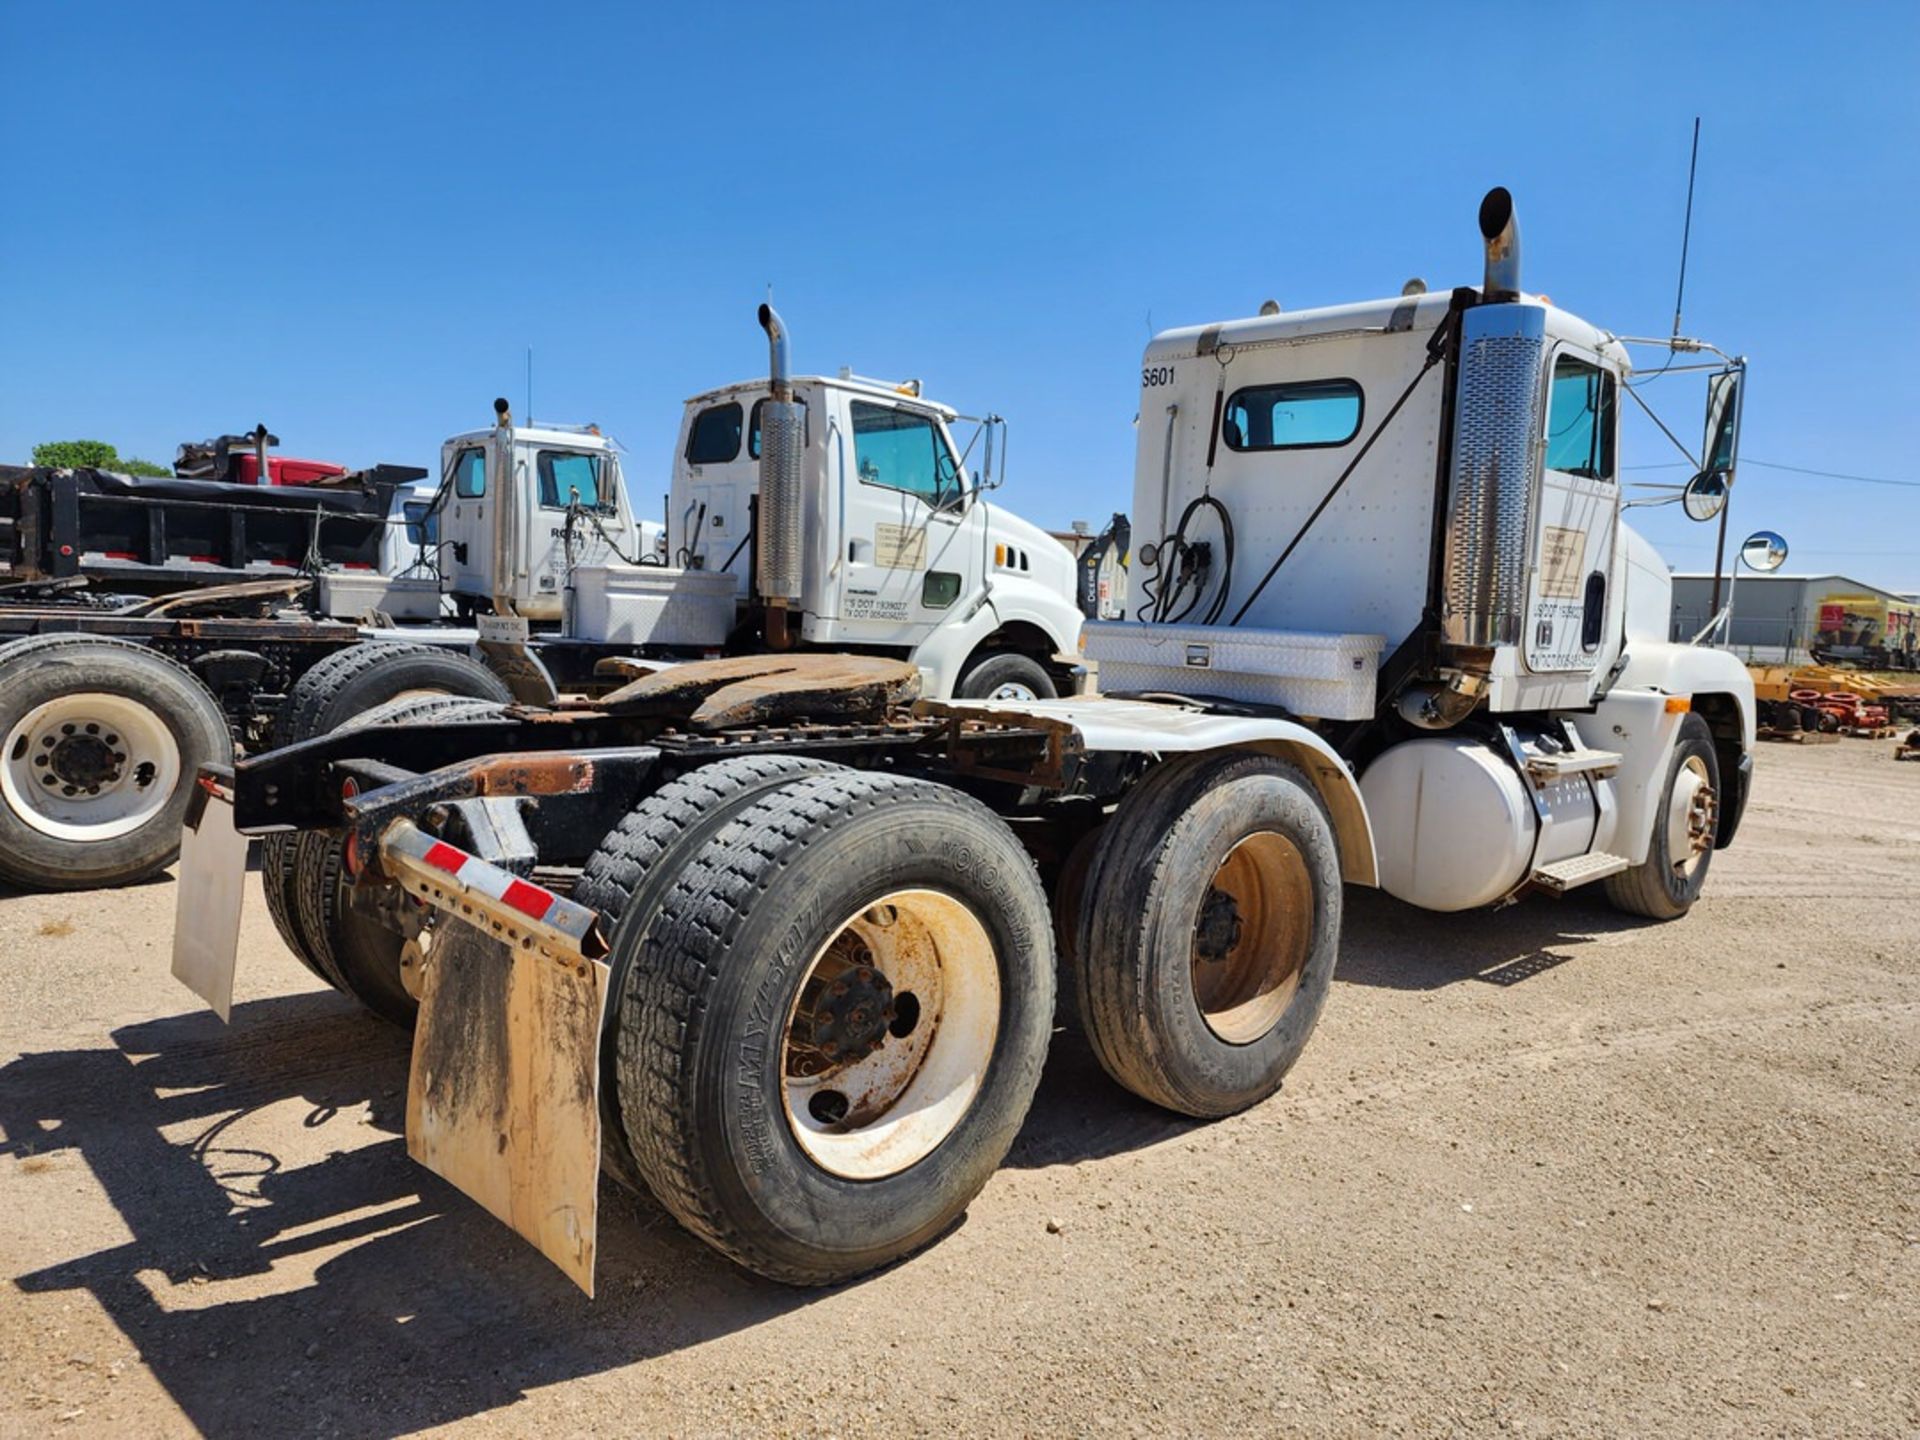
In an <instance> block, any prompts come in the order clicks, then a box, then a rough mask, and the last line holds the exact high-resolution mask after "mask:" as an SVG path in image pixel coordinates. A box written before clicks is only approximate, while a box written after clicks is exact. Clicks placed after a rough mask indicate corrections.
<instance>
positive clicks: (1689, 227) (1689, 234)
mask: <svg viewBox="0 0 1920 1440" xmlns="http://www.w3.org/2000/svg"><path fill="white" fill-rule="evenodd" d="M1699 166H1700V117H1699V116H1698V115H1696V116H1694V117H1693V154H1692V155H1691V156H1690V157H1689V158H1688V160H1687V219H1686V224H1685V225H1683V226H1682V227H1681V230H1680V288H1679V290H1677V291H1676V292H1675V293H1674V297H1673V338H1674V339H1676V340H1678V339H1679V338H1680V304H1681V302H1682V301H1683V300H1685V299H1686V298H1687V246H1688V244H1689V242H1691V241H1692V239H1693V177H1694V172H1695V171H1696V170H1697V169H1698V168H1699Z"/></svg>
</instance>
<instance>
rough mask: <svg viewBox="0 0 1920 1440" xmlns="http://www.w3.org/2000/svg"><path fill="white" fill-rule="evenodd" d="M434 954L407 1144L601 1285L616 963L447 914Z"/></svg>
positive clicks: (410, 1088)
mask: <svg viewBox="0 0 1920 1440" xmlns="http://www.w3.org/2000/svg"><path fill="white" fill-rule="evenodd" d="M443 929H444V933H443V934H442V935H441V936H440V937H439V938H438V939H437V941H436V943H435V945H434V948H433V953H432V960H431V963H429V964H428V965H427V966H426V967H425V974H424V976H423V982H424V983H423V994H422V997H421V1003H420V1021H419V1026H418V1028H417V1029H416V1030H415V1032H414V1044H413V1071H412V1074H411V1075H410V1076H409V1078H408V1085H407V1153H408V1154H409V1155H411V1156H412V1157H413V1158H414V1159H415V1160H417V1161H419V1162H420V1163H421V1164H422V1165H425V1166H426V1167H427V1168H428V1169H429V1170H432V1171H433V1172H434V1173H435V1174H436V1175H439V1176H441V1177H443V1178H444V1179H446V1180H448V1181H449V1182H451V1183H452V1184H453V1185H455V1186H456V1187H458V1188H459V1189H460V1190H461V1191H463V1192H464V1193H465V1194H467V1195H468V1196H470V1197H471V1198H472V1199H474V1200H476V1201H477V1202H479V1204H480V1205H482V1206H483V1207H484V1208H485V1209H486V1210H487V1211H488V1212H489V1213H491V1214H492V1215H493V1216H494V1217H495V1218H496V1219H498V1220H500V1221H502V1222H503V1223H505V1224H506V1225H508V1226H509V1227H511V1228H512V1229H513V1230H514V1231H515V1232H516V1233H518V1234H519V1235H521V1236H522V1237H523V1238H525V1239H526V1240H528V1241H529V1242H531V1243H532V1244H533V1245H534V1246H535V1247H536V1248H537V1249H538V1250H539V1251H540V1252H541V1254H543V1255H545V1256H546V1257H547V1258H548V1259H549V1260H551V1261H552V1262H553V1263H554V1264H555V1265H557V1266H559V1267H560V1269H561V1270H562V1271H564V1272H565V1273H566V1275H567V1276H568V1278H569V1279H571V1280H572V1281H573V1282H574V1283H575V1284H576V1285H578V1286H579V1287H580V1288H581V1289H582V1290H584V1291H586V1292H587V1294H588V1295H592V1294H593V1272H594V1250H595V1242H596V1234H597V1229H598V1224H599V1212H598V1203H599V1202H598V1195H599V1180H600V1107H599V1082H600V1067H599V1055H600V1050H599V1043H600V1022H601V1016H602V1014H603V1012H604V1010H605V1007H606V989H607V975H608V971H607V967H606V966H605V965H604V964H601V963H598V962H594V963H590V964H585V965H581V966H577V967H576V966H574V965H556V964H553V963H552V962H551V961H550V960H549V959H548V958H547V957H546V956H544V955H542V954H540V953H538V952H529V951H521V950H517V949H513V948H509V947H508V946H506V945H504V944H501V943H499V942H498V941H495V940H492V939H490V938H488V937H487V936H485V935H482V934H480V933H479V932H478V931H476V930H474V929H473V928H471V927H470V926H466V925H448V926H445V927H443Z"/></svg>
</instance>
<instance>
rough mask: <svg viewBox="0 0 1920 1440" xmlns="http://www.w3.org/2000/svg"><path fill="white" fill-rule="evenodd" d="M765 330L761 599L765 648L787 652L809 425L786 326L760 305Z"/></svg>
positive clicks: (798, 559)
mask: <svg viewBox="0 0 1920 1440" xmlns="http://www.w3.org/2000/svg"><path fill="white" fill-rule="evenodd" d="M760 328H761V329H762V330H765V331H766V332H767V351H768V354H767V381H768V389H769V392H770V394H769V398H768V399H767V401H766V403H765V404H763V405H762V406H761V407H760V504H759V514H758V522H759V527H760V535H759V565H758V575H757V579H758V582H759V587H760V600H761V603H762V604H763V605H765V606H766V636H767V644H768V646H769V647H771V648H772V649H775V650H785V649H787V648H789V647H790V646H791V645H792V644H793V639H792V636H790V635H789V634H788V632H787V610H788V607H789V606H791V605H792V604H793V603H794V602H795V601H797V600H799V599H800V598H801V596H800V581H801V550H800V510H801V489H800V479H801V476H800V469H801V462H802V458H803V452H804V450H805V446H806V430H805V425H806V421H805V419H804V417H803V415H802V413H801V409H800V406H799V405H798V404H796V403H795V401H794V398H793V375H792V372H791V370H790V369H789V368H788V352H787V326H786V322H785V321H783V320H782V319H781V318H780V313H779V311H777V310H775V309H774V308H773V307H772V306H771V305H762V306H761V307H760Z"/></svg>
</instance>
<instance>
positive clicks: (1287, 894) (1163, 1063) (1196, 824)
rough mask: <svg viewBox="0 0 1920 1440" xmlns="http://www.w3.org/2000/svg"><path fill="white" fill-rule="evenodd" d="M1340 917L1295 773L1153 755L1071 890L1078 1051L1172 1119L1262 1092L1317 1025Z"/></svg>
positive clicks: (1333, 858)
mask: <svg viewBox="0 0 1920 1440" xmlns="http://www.w3.org/2000/svg"><path fill="white" fill-rule="evenodd" d="M1340 916H1341V881H1340V857H1339V850H1338V847H1337V845H1336V842H1335V839H1334V835H1333V829H1332V826H1331V824H1330V823H1329V821H1328V819H1327V815H1326V811H1325V810H1324V809H1323V808H1322V807H1321V804H1320V801H1319V798H1318V796H1317V794H1316V793H1315V791H1314V789H1313V786H1312V783H1311V782H1310V781H1308V780H1307V778H1306V777H1305V776H1304V775H1303V774H1301V773H1300V771H1299V770H1297V769H1295V768H1294V767H1293V766H1292V765H1289V764H1287V763H1286V762H1285V761H1282V760H1279V759H1277V758H1274V757H1271V756H1267V755H1261V754H1254V753H1244V752H1235V753H1227V754H1213V755H1196V756H1188V757H1182V758H1179V759H1175V760H1170V761H1167V762H1165V763H1164V764H1163V765H1162V766H1161V768H1160V769H1158V770H1157V771H1155V772H1154V773H1153V774H1151V775H1149V776H1148V777H1147V778H1146V779H1145V780H1144V781H1142V782H1141V784H1140V785H1139V786H1138V787H1136V788H1135V789H1134V790H1133V791H1132V792H1131V793H1130V794H1129V795H1128V796H1127V798H1126V799H1125V800H1124V801H1122V802H1121V804H1120V807H1119V809H1118V810H1117V811H1116V812H1115V814H1114V817H1113V819H1112V820H1111V821H1110V822H1109V823H1108V824H1107V826H1106V828H1105V830H1104V831H1103V832H1102V833H1101V836H1100V839H1099V841H1098V843H1097V845H1096V848H1095V850H1094V854H1093V857H1092V862H1091V864H1090V866H1089V868H1088V872H1087V876H1086V880H1085V882H1084V893H1083V894H1082V896H1081V897H1080V902H1079V906H1078V919H1077V925H1076V934H1075V940H1074V944H1073V946H1072V957H1073V958H1072V963H1073V970H1074V974H1073V984H1072V986H1071V989H1072V991H1073V994H1074V997H1075V1000H1076V1002H1077V1005H1078V1009H1079V1014H1080V1022H1081V1027H1082V1029H1083V1030H1084V1031H1085V1032H1086V1035H1087V1039H1088V1040H1089V1042H1090V1043H1091V1044H1092V1047H1093V1051H1094V1054H1095V1055H1096V1056H1097V1057H1098V1058H1099V1060H1100V1063H1101V1065H1102V1067H1103V1068H1104V1069H1105V1070H1106V1071H1107V1073H1108V1074H1109V1075H1110V1076H1112V1077H1113V1079H1114V1080H1116V1081H1118V1082H1119V1083H1120V1084H1121V1085H1122V1086H1124V1087H1125V1088H1127V1089H1128V1090H1131V1091H1132V1092H1133V1093H1134V1094H1136V1095H1139V1096H1141V1097H1142V1098H1143V1099H1147V1100H1151V1101H1152V1102H1153V1103H1154V1104H1156V1105H1161V1106H1164V1107H1165V1108H1167V1109H1169V1110H1173V1111H1177V1112H1178V1113H1180V1114H1183V1115H1192V1116H1197V1117H1203V1118H1212V1117H1217V1116H1222V1115H1231V1114H1233V1113H1235V1112H1236V1111H1239V1110H1244V1109H1246V1108H1247V1107H1248V1106H1250V1105H1254V1104H1257V1103H1258V1102H1260V1101H1261V1100H1264V1099H1266V1098H1267V1097H1268V1096H1269V1095H1271V1094H1273V1093H1274V1091H1276V1090H1278V1089H1279V1088H1280V1084H1281V1082H1282V1081H1283V1080H1284V1079H1285V1077H1286V1074H1287V1072H1288V1071H1289V1070H1290V1069H1292V1067H1293V1064H1294V1062H1295V1061H1296V1060H1298V1059H1299V1057H1300V1052H1301V1051H1302V1050H1303V1049H1305V1047H1306V1043H1307V1040H1308V1038H1309V1037H1310V1036H1311V1035H1312V1034H1313V1028H1314V1026H1315V1024H1317V1023H1318V1021H1319V1018H1320V1011H1321V1009H1322V1007H1323V1006H1324V1005H1325V1003H1326V998H1327V992H1328V989H1329V987H1330V986H1331V984H1332V981H1333V970H1334V965H1335V962H1336V960H1337V958H1338V952H1339V943H1340Z"/></svg>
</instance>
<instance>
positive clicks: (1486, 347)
mask: <svg viewBox="0 0 1920 1440" xmlns="http://www.w3.org/2000/svg"><path fill="white" fill-rule="evenodd" d="M1480 234H1481V237H1482V239H1483V240H1484V241H1485V242H1486V267H1487V268H1486V281H1485V286H1484V288H1483V290H1482V292H1481V302H1482V303H1480V304H1479V305H1476V306H1474V307H1473V308H1471V309H1469V310H1467V311H1466V312H1465V313H1464V314H1463V315H1462V316H1461V317H1460V350H1459V360H1458V364H1459V372H1458V382H1457V386H1456V396H1455V401H1454V415H1453V453H1452V457H1451V462H1450V469H1449V474H1450V476H1451V485H1450V489H1449V493H1448V500H1447V521H1446V547H1445V555H1444V560H1443V568H1442V572H1441V640H1442V641H1443V642H1444V645H1445V647H1446V650H1447V664H1446V667H1445V668H1444V669H1443V670H1442V675H1443V678H1444V679H1445V681H1446V688H1445V690H1444V691H1443V692H1441V693H1438V694H1434V695H1430V696H1429V697H1427V699H1426V701H1425V702H1424V704H1423V707H1422V709H1423V717H1424V721H1423V722H1421V721H1417V722H1416V723H1425V724H1427V725H1429V726H1432V725H1435V724H1439V725H1450V724H1454V723H1457V722H1458V720H1460V719H1463V718H1465V715H1466V714H1467V713H1469V712H1471V710H1472V709H1473V707H1474V705H1475V704H1476V703H1477V702H1478V699H1479V696H1480V694H1481V692H1482V691H1483V690H1484V689H1485V687H1486V683H1487V678H1488V676H1489V674H1490V672H1491V669H1492V665H1493V652H1494V650H1495V649H1496V648H1497V647H1499V646H1502V645H1517V644H1519V643H1520V641H1521V638H1522V635H1521V632H1522V629H1523V628H1524V624H1525V618H1526V606H1527V564H1528V560H1529V558H1530V555H1531V550H1532V543H1533V490H1534V477H1535V476H1537V475H1538V474H1539V472H1540V460H1541V439H1540V435H1541V430H1542V428H1543V423H1544V422H1543V417H1542V416H1541V413H1540V405H1541V397H1542V389H1543V387H1542V385H1541V380H1540V367H1541V364H1542V361H1543V358H1544V356H1545V353H1546V311H1545V310H1544V309H1543V308H1542V307H1541V306H1538V305H1523V304H1516V303H1513V302H1515V301H1518V300H1519V298H1520V227H1519V224H1518V222H1517V221H1516V219H1515V217H1514V211H1513V197H1512V196H1511V195H1510V194H1508V193H1507V191H1506V190H1504V189H1501V188H1495V189H1493V190H1490V191H1488V192H1487V197H1486V199H1484V200H1482V201H1481V202H1480Z"/></svg>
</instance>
